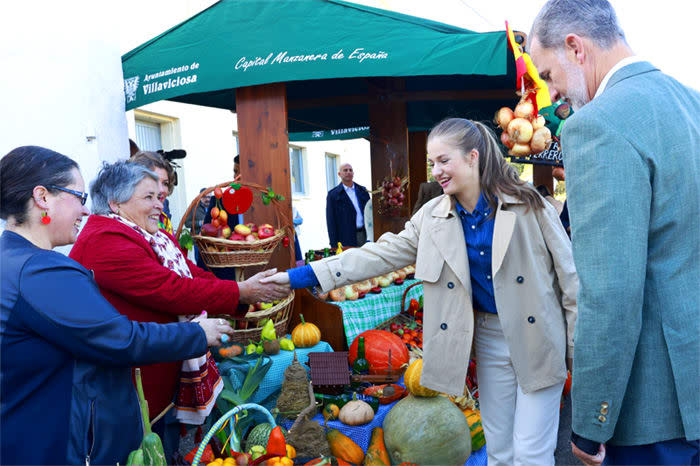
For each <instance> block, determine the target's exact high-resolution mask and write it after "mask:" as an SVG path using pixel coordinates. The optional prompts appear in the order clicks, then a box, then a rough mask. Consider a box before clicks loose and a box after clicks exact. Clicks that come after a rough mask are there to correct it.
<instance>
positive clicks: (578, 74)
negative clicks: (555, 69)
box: [557, 52, 591, 111]
mask: <svg viewBox="0 0 700 466" xmlns="http://www.w3.org/2000/svg"><path fill="white" fill-rule="evenodd" d="M557 58H558V59H559V64H560V66H561V67H562V69H563V70H564V73H565V74H566V97H565V98H566V100H568V101H569V103H570V104H571V106H572V107H573V109H574V111H578V110H579V109H580V108H581V107H583V106H584V105H586V104H587V103H588V102H590V101H591V99H590V97H589V96H588V88H587V86H586V76H585V75H584V73H583V69H582V68H581V67H580V66H577V65H575V64H573V63H571V62H570V61H568V60H567V59H566V56H564V54H563V52H561V53H558V54H557Z"/></svg>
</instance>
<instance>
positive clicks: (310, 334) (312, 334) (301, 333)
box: [292, 314, 321, 348]
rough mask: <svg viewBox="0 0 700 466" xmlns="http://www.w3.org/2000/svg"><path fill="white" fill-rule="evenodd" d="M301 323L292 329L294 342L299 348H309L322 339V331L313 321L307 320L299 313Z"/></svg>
mask: <svg viewBox="0 0 700 466" xmlns="http://www.w3.org/2000/svg"><path fill="white" fill-rule="evenodd" d="M299 317H300V318H301V323H300V324H298V325H297V326H296V327H294V330H292V342H293V343H294V346H296V347H298V348H309V347H311V346H314V345H317V344H318V342H319V341H321V331H320V330H319V329H318V327H316V325H314V324H312V323H311V322H305V321H304V316H303V315H301V314H299Z"/></svg>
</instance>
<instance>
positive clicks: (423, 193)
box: [411, 181, 443, 215]
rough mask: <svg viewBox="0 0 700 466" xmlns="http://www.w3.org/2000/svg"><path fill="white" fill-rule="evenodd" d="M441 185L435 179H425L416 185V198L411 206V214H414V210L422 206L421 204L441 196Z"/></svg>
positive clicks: (416, 210)
mask: <svg viewBox="0 0 700 466" xmlns="http://www.w3.org/2000/svg"><path fill="white" fill-rule="evenodd" d="M442 194H443V192H442V186H440V183H438V182H437V181H426V182H424V183H421V184H420V186H419V187H418V199H416V204H415V205H414V206H413V212H412V213H411V215H415V213H416V212H418V211H419V210H420V208H421V207H423V204H425V203H426V202H428V201H429V200H431V199H434V198H436V197H438V196H442Z"/></svg>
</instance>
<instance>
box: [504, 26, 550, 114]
mask: <svg viewBox="0 0 700 466" xmlns="http://www.w3.org/2000/svg"><path fill="white" fill-rule="evenodd" d="M506 34H507V36H508V48H509V49H510V50H511V51H512V52H513V56H514V57H515V70H516V83H517V87H518V89H519V90H524V91H526V92H527V91H532V90H534V91H535V92H531V93H530V94H529V98H530V99H531V100H532V103H533V105H534V106H535V111H537V112H539V111H540V109H543V108H545V107H549V106H550V105H552V100H551V98H550V96H549V88H548V87H547V83H545V82H544V81H543V80H542V79H540V75H539V73H538V72H537V68H535V64H534V63H532V59H531V58H530V56H529V55H528V54H527V53H525V52H523V51H522V50H521V49H520V45H518V43H517V42H516V41H515V35H514V34H513V30H512V29H511V28H510V25H509V24H508V21H506Z"/></svg>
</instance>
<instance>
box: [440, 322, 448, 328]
mask: <svg viewBox="0 0 700 466" xmlns="http://www.w3.org/2000/svg"><path fill="white" fill-rule="evenodd" d="M440 328H441V329H443V330H447V324H446V323H445V322H443V323H441V324H440Z"/></svg>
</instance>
